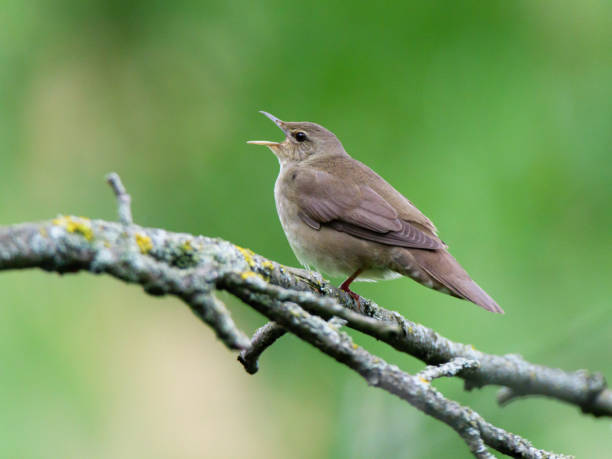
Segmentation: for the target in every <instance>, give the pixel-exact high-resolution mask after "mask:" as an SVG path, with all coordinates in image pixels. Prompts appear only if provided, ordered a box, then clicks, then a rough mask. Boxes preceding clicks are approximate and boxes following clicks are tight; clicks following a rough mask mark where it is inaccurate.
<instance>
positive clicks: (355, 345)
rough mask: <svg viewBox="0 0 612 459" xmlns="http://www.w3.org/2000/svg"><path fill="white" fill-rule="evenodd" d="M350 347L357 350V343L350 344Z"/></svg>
mask: <svg viewBox="0 0 612 459" xmlns="http://www.w3.org/2000/svg"><path fill="white" fill-rule="evenodd" d="M351 346H352V347H353V349H359V346H358V345H357V343H353V344H351Z"/></svg>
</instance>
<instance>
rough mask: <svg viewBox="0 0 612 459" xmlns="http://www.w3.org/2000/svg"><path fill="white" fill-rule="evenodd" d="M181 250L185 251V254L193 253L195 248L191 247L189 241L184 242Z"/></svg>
mask: <svg viewBox="0 0 612 459" xmlns="http://www.w3.org/2000/svg"><path fill="white" fill-rule="evenodd" d="M181 249H183V251H184V252H191V251H192V250H193V247H191V241H190V240H189V239H187V240H186V241H185V242H183V245H181Z"/></svg>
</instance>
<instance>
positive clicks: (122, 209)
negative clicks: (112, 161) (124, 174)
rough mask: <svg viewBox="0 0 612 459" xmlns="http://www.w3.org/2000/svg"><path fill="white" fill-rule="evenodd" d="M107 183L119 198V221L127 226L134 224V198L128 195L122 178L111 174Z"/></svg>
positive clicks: (114, 173)
mask: <svg viewBox="0 0 612 459" xmlns="http://www.w3.org/2000/svg"><path fill="white" fill-rule="evenodd" d="M106 181H107V182H108V184H109V185H110V186H111V188H112V189H113V192H114V193H115V196H116V197H117V203H118V213H119V221H120V222H121V223H123V224H124V225H126V226H129V225H131V224H133V223H134V220H133V219H132V198H131V197H130V195H129V194H128V193H127V191H126V189H125V187H124V186H123V183H122V182H121V178H120V177H119V175H118V174H117V173H116V172H111V173H110V174H108V175H107V176H106Z"/></svg>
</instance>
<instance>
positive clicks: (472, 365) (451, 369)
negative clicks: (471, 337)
mask: <svg viewBox="0 0 612 459" xmlns="http://www.w3.org/2000/svg"><path fill="white" fill-rule="evenodd" d="M479 366H480V364H479V363H478V361H476V360H468V359H464V358H462V357H457V358H456V359H453V360H451V361H450V362H446V363H443V364H441V365H428V366H427V367H425V368H424V369H423V370H421V371H419V372H418V373H417V376H418V377H419V378H421V379H423V380H424V381H427V382H430V381H433V380H434V379H436V378H441V377H443V376H446V377H451V376H457V375H458V374H459V373H461V372H464V371H469V370H474V369H476V368H478V367H479Z"/></svg>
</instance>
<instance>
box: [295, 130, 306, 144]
mask: <svg viewBox="0 0 612 459" xmlns="http://www.w3.org/2000/svg"><path fill="white" fill-rule="evenodd" d="M293 137H295V140H297V141H298V142H303V141H304V140H306V134H305V133H304V132H302V131H297V132H296V133H295V134H293Z"/></svg>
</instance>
